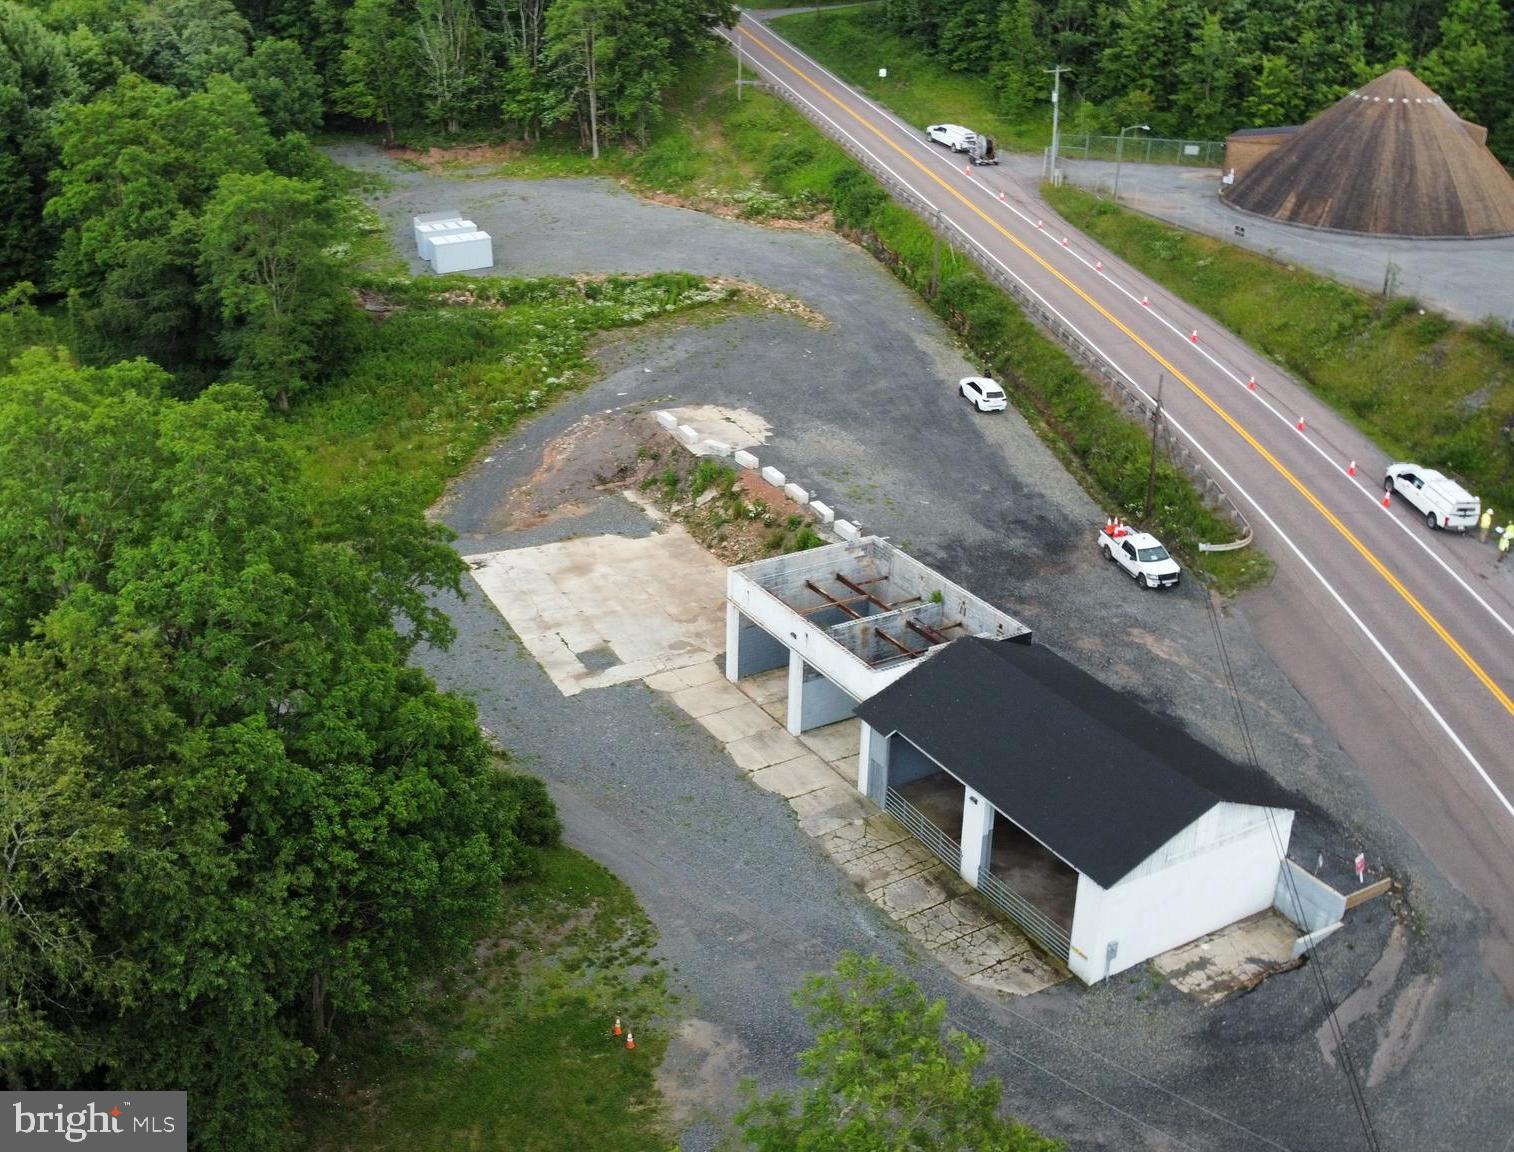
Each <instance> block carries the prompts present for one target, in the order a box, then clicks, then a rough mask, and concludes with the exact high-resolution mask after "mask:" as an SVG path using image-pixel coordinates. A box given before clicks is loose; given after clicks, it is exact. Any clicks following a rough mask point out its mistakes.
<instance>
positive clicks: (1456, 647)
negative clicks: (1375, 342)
mask: <svg viewBox="0 0 1514 1152" xmlns="http://www.w3.org/2000/svg"><path fill="white" fill-rule="evenodd" d="M763 32H764V34H770V33H767V31H766V29H764V30H763ZM750 43H753V44H755V45H756V46H757V47H758V48H760V49H762V51H763V52H765V53H767V54H768V55H769V56H771V57H772V58H773V59H774V60H775V61H776V62H777V63H779V64H781V65H782V66H783V67H785V68H787V69H788V70H789V71H790V72H792V73H793V74H794V75H795V76H797V77H799V78H800V79H801V80H803V81H804V82H805V83H806V84H808V85H809V86H810V87H811V88H813V89H814V90H815V91H816V92H818V93H819V94H820V95H821V96H823V97H825V98H826V99H827V100H829V101H830V102H831V103H832V104H834V105H835V106H836V107H837V108H839V109H840V110H841V111H843V112H845V113H846V114H847V115H848V116H850V117H851V118H852V119H853V120H855V121H856V122H857V123H858V124H860V125H861V126H862V127H863V128H866V129H867V130H868V131H869V132H871V133H872V134H873V135H874V136H876V137H877V138H878V139H879V140H880V141H881V142H882V143H884V144H886V145H887V146H888V147H889V148H892V149H893V150H894V151H895V152H897V153H898V154H899V156H900V157H901V158H902V159H904V160H907V161H908V162H909V163H910V164H912V165H914V166H915V168H917V169H918V170H919V171H920V173H921V175H923V176H925V177H927V178H928V179H930V180H932V181H934V182H935V183H936V184H937V185H938V186H939V187H940V188H941V190H942V191H944V192H946V193H947V194H948V195H950V196H952V197H953V198H955V199H956V200H957V201H958V202H960V203H961V204H962V206H963V207H964V208H966V209H967V210H968V211H970V212H972V213H973V214H974V215H975V216H977V217H978V218H979V219H981V220H982V221H983V222H984V223H985V224H987V225H988V226H989V227H990V228H992V229H993V230H994V231H995V232H997V233H998V234H999V235H1000V236H1002V237H1004V239H1006V240H1008V241H1009V242H1010V243H1011V244H1013V245H1014V246H1015V247H1016V248H1018V249H1019V250H1020V251H1021V252H1023V253H1025V255H1027V256H1029V257H1030V258H1031V259H1032V260H1034V261H1035V262H1036V263H1037V264H1039V265H1040V266H1041V267H1042V268H1043V269H1045V270H1046V272H1048V273H1049V274H1050V275H1052V276H1054V277H1056V279H1057V280H1059V281H1061V282H1062V284H1064V285H1065V286H1066V287H1067V288H1068V289H1069V290H1070V291H1072V292H1074V293H1076V295H1077V296H1078V298H1079V299H1081V300H1082V301H1083V302H1084V303H1085V304H1087V305H1088V306H1089V307H1090V308H1092V309H1093V310H1094V311H1095V312H1097V313H1098V314H1099V315H1100V316H1102V317H1103V318H1104V319H1105V320H1107V321H1109V323H1110V324H1112V325H1114V327H1115V328H1117V329H1118V330H1119V331H1120V332H1122V333H1124V334H1125V335H1126V336H1127V337H1129V338H1130V340H1131V341H1132V342H1133V343H1134V344H1135V345H1136V346H1137V347H1138V348H1140V349H1141V350H1142V351H1143V352H1145V353H1146V354H1147V355H1148V356H1150V357H1151V358H1152V359H1153V360H1155V361H1156V362H1157V363H1158V364H1160V365H1161V366H1162V368H1163V369H1164V370H1165V371H1167V372H1169V373H1170V374H1171V375H1172V376H1173V377H1174V378H1175V379H1176V380H1177V381H1178V382H1179V383H1181V384H1182V385H1183V386H1184V387H1185V388H1187V389H1188V390H1189V391H1190V392H1192V393H1193V394H1194V395H1195V396H1197V397H1198V398H1199V399H1200V400H1202V401H1203V402H1204V403H1205V404H1206V405H1208V407H1209V409H1210V410H1211V411H1212V412H1213V413H1214V414H1215V415H1216V416H1218V417H1219V418H1220V419H1221V420H1223V421H1224V422H1225V423H1226V424H1227V425H1229V427H1230V428H1231V430H1232V431H1234V432H1235V434H1236V435H1237V436H1239V437H1240V438H1241V439H1242V440H1244V441H1245V442H1246V443H1247V444H1249V445H1251V447H1252V448H1254V449H1255V450H1256V452H1257V454H1258V455H1259V456H1261V458H1262V459H1263V460H1265V461H1267V463H1269V464H1271V465H1272V467H1273V468H1275V469H1276V470H1277V472H1278V474H1279V475H1280V476H1282V477H1283V479H1285V480H1287V481H1288V483H1289V484H1291V485H1293V487H1294V489H1295V490H1296V491H1297V492H1298V494H1299V495H1300V496H1302V497H1303V498H1304V499H1305V500H1307V501H1308V502H1309V503H1310V504H1312V505H1313V506H1314V508H1315V510H1316V511H1317V512H1318V513H1319V514H1320V515H1321V516H1323V517H1324V518H1325V521H1326V522H1327V523H1328V524H1330V526H1331V527H1333V528H1334V529H1335V530H1336V531H1337V532H1339V533H1340V534H1341V535H1342V536H1343V537H1344V538H1345V539H1346V541H1347V542H1348V543H1349V544H1350V545H1351V546H1352V547H1353V548H1355V549H1356V551H1357V552H1358V553H1360V555H1361V557H1362V559H1364V560H1365V561H1366V562H1367V563H1368V564H1370V565H1371V566H1372V568H1373V569H1374V570H1375V571H1376V572H1377V574H1378V575H1379V576H1381V577H1382V578H1383V579H1384V580H1385V581H1386V582H1387V584H1388V586H1389V587H1390V588H1392V589H1393V590H1394V591H1395V592H1397V593H1398V594H1399V595H1400V596H1401V597H1403V600H1404V602H1405V603H1406V604H1408V605H1409V607H1410V608H1412V609H1414V611H1415V612H1416V613H1418V615H1419V617H1420V619H1421V620H1423V621H1424V622H1425V623H1426V624H1428V625H1429V626H1430V628H1431V629H1432V630H1433V631H1434V632H1435V634H1436V635H1437V636H1439V637H1440V638H1441V640H1442V641H1443V642H1444V643H1445V645H1446V647H1448V648H1449V649H1451V651H1452V652H1454V653H1455V654H1456V656H1457V658H1458V659H1459V660H1460V661H1461V662H1462V663H1463V664H1465V665H1466V666H1467V668H1468V670H1469V671H1471V673H1472V675H1474V676H1476V677H1477V679H1478V680H1480V681H1481V682H1482V684H1483V686H1484V687H1485V688H1487V690H1488V691H1489V692H1491V693H1492V694H1493V698H1494V699H1495V700H1497V701H1498V702H1499V703H1500V704H1502V705H1503V707H1504V710H1505V711H1506V712H1508V713H1509V715H1511V716H1514V700H1511V699H1510V698H1509V695H1508V693H1506V692H1505V691H1504V690H1503V689H1502V688H1500V687H1499V686H1498V684H1497V683H1496V682H1495V681H1494V679H1493V678H1492V677H1491V676H1489V675H1488V673H1487V672H1486V671H1484V670H1483V667H1482V665H1481V664H1479V663H1478V662H1477V661H1476V660H1475V659H1474V658H1473V657H1472V655H1471V654H1470V653H1469V652H1468V651H1467V650H1466V649H1465V648H1463V647H1462V646H1461V644H1460V643H1459V642H1458V641H1457V640H1456V637H1454V636H1452V635H1451V633H1450V632H1448V631H1447V630H1446V628H1445V626H1444V625H1443V624H1441V622H1440V621H1439V620H1437V619H1436V618H1435V616H1434V614H1432V613H1431V612H1430V610H1429V609H1428V608H1426V607H1425V606H1424V605H1423V604H1421V603H1420V601H1419V598H1418V597H1417V596H1415V595H1414V593H1412V592H1410V591H1409V590H1408V589H1407V588H1405V587H1404V585H1403V582H1402V581H1400V580H1399V578H1398V577H1397V576H1395V575H1393V573H1392V572H1390V571H1388V568H1387V566H1386V565H1385V564H1383V562H1382V561H1381V560H1379V559H1378V558H1377V557H1376V556H1375V555H1374V554H1373V552H1372V551H1371V549H1369V548H1368V547H1367V546H1366V545H1365V544H1363V543H1362V542H1361V540H1360V539H1358V538H1357V536H1356V533H1354V532H1352V531H1351V529H1349V528H1347V527H1346V526H1345V525H1344V524H1342V523H1341V521H1340V518H1339V517H1337V516H1336V515H1335V513H1334V512H1331V511H1330V509H1328V508H1326V507H1325V505H1324V504H1323V503H1322V502H1321V501H1320V499H1319V498H1318V497H1317V496H1315V495H1314V493H1313V492H1311V491H1310V490H1309V488H1308V487H1306V486H1305V485H1304V483H1303V482H1302V481H1301V480H1299V478H1298V477H1297V476H1295V475H1294V474H1293V473H1292V472H1291V471H1290V470H1289V469H1288V468H1287V467H1286V466H1285V465H1284V464H1283V463H1282V461H1280V460H1279V459H1278V458H1277V457H1276V456H1274V455H1273V454H1272V453H1271V452H1269V451H1268V450H1267V449H1266V448H1265V447H1263V446H1262V444H1261V443H1260V442H1258V440H1257V439H1256V437H1254V436H1252V435H1251V433H1250V432H1248V431H1246V429H1245V428H1243V427H1241V425H1240V424H1239V423H1238V422H1237V421H1236V420H1235V418H1234V417H1233V416H1231V415H1230V413H1229V412H1227V411H1225V409H1224V408H1222V407H1221V406H1220V405H1219V404H1218V403H1217V402H1216V401H1215V400H1214V398H1213V397H1212V396H1210V395H1209V393H1207V392H1205V391H1204V390H1203V389H1202V388H1200V387H1199V386H1198V385H1197V384H1195V383H1194V382H1193V381H1192V380H1190V379H1189V378H1188V377H1187V376H1186V375H1185V374H1184V373H1182V372H1180V371H1179V370H1178V369H1177V368H1176V367H1174V366H1173V364H1172V362H1171V361H1170V360H1168V359H1167V358H1166V357H1165V356H1163V355H1162V354H1161V353H1160V352H1158V351H1157V350H1156V349H1155V348H1153V347H1152V346H1151V345H1150V344H1148V343H1147V342H1146V341H1145V340H1143V339H1142V338H1141V337H1140V336H1138V335H1136V333H1135V332H1133V331H1132V330H1131V329H1130V328H1129V327H1127V326H1126V325H1125V324H1124V323H1123V322H1122V321H1121V320H1119V319H1118V318H1117V317H1115V316H1114V315H1113V314H1111V313H1110V312H1109V310H1108V309H1106V308H1105V307H1104V306H1103V305H1102V304H1100V303H1099V302H1098V301H1097V300H1095V299H1094V298H1093V297H1092V296H1090V295H1089V294H1088V293H1087V292H1085V291H1083V289H1082V288H1080V287H1078V286H1077V285H1076V284H1074V283H1073V282H1072V281H1071V280H1069V279H1068V278H1067V277H1066V276H1064V275H1062V273H1061V272H1059V271H1057V269H1056V268H1054V267H1052V265H1051V264H1049V263H1047V261H1046V260H1045V259H1043V258H1042V257H1041V256H1040V255H1039V254H1038V253H1036V252H1034V251H1033V250H1031V248H1029V247H1028V246H1027V245H1026V244H1024V243H1023V242H1021V241H1020V240H1019V239H1018V238H1017V237H1016V236H1014V235H1013V234H1011V233H1010V232H1009V231H1008V230H1007V229H1006V228H1004V226H1003V225H1001V224H1000V223H999V222H998V221H997V220H995V219H994V218H993V217H991V216H989V215H988V213H986V212H984V211H983V209H981V208H979V207H978V206H977V205H976V204H974V203H973V202H972V201H971V200H969V199H968V198H967V197H966V196H964V195H963V194H962V193H961V192H959V191H958V190H957V189H956V188H954V187H952V186H951V185H950V184H948V183H947V182H946V181H945V180H943V179H942V178H941V177H940V176H938V175H937V174H936V173H935V172H933V171H931V170H930V169H929V168H927V167H926V166H925V165H924V164H923V163H921V162H920V160H919V159H917V158H916V157H915V156H914V155H913V154H912V153H910V152H908V151H906V150H905V149H904V148H901V147H900V146H899V145H898V144H897V143H895V142H894V141H893V140H891V139H890V138H889V137H887V136H885V135H884V134H883V133H882V132H881V131H879V130H878V128H877V127H876V126H875V125H874V124H872V123H871V122H870V121H868V120H866V119H864V118H863V117H862V116H859V115H858V114H857V113H856V112H855V111H854V110H853V109H852V108H850V107H849V106H848V105H847V104H845V103H844V102H843V101H841V100H840V99H838V98H837V97H836V96H835V95H834V94H833V93H832V92H830V91H829V90H828V89H826V88H824V87H823V86H821V85H820V84H819V83H817V82H816V81H815V80H814V79H813V78H812V77H811V76H810V75H809V74H808V73H807V72H805V71H803V70H802V69H800V68H796V67H795V66H794V65H793V64H792V63H791V62H790V61H788V60H787V59H785V58H784V57H783V56H782V55H780V54H779V53H778V52H775V51H774V50H773V49H772V48H771V47H769V46H768V45H767V44H765V43H764V42H763V40H762V38H761V36H754V37H751V38H750ZM737 51H740V45H739V44H738V45H737Z"/></svg>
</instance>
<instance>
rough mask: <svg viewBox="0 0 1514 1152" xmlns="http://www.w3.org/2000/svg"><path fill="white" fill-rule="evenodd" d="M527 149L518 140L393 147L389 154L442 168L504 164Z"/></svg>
mask: <svg viewBox="0 0 1514 1152" xmlns="http://www.w3.org/2000/svg"><path fill="white" fill-rule="evenodd" d="M523 151H525V145H524V144H522V143H521V142H520V141H518V140H510V141H506V142H505V143H503V144H475V145H470V146H465V147H457V148H427V149H424V150H421V149H418V148H391V149H389V155H390V156H393V157H394V158H395V159H396V160H409V161H411V162H412V163H415V164H422V165H425V166H426V167H427V168H440V167H442V166H443V165H449V164H468V165H471V164H480V165H482V164H503V163H505V162H506V161H507V160H513V159H515V158H516V157H518V156H519V155H520V154H521V153H522V152H523Z"/></svg>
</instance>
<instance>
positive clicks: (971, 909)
mask: <svg viewBox="0 0 1514 1152" xmlns="http://www.w3.org/2000/svg"><path fill="white" fill-rule="evenodd" d="M942 871H943V872H945V873H946V880H944V881H943V882H942V883H943V887H945V888H946V889H947V890H948V892H951V891H953V890H955V892H956V895H953V896H952V897H951V898H950V899H949V900H946V901H943V902H942V903H940V904H934V905H932V906H930V907H928V908H924V909H922V910H921V911H919V912H917V913H916V914H915V915H913V916H911V917H910V918H909V921H908V923H907V924H906V925H905V928H906V929H907V930H908V932H909V934H910V935H911V936H913V937H914V938H915V939H916V940H919V941H920V942H921V943H922V944H924V945H925V946H926V947H927V948H935V947H937V946H939V945H941V944H945V943H947V942H948V941H951V940H956V939H958V938H960V937H962V936H970V935H971V934H972V933H974V932H978V931H981V930H982V929H984V928H987V927H988V926H989V925H990V924H994V923H998V922H999V921H1000V920H1001V919H1002V917H1000V915H999V914H998V913H996V912H993V911H991V910H990V909H989V907H988V905H987V904H985V903H984V902H983V898H982V897H981V896H978V895H975V894H973V893H972V892H970V891H969V890H968V889H967V884H966V883H965V882H964V881H963V880H962V878H961V877H960V876H958V875H957V874H956V873H955V872H952V871H951V870H950V869H948V868H946V867H945V866H944V865H943V866H942ZM947 881H950V883H948V882H947Z"/></svg>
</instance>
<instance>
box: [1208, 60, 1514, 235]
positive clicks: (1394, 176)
mask: <svg viewBox="0 0 1514 1152" xmlns="http://www.w3.org/2000/svg"><path fill="white" fill-rule="evenodd" d="M1486 139H1487V130H1486V129H1485V128H1483V127H1481V126H1480V125H1477V124H1471V123H1468V122H1467V121H1465V120H1462V119H1461V118H1460V117H1459V116H1457V115H1456V113H1455V112H1453V111H1452V110H1451V109H1450V108H1449V107H1448V106H1447V105H1446V102H1445V101H1444V100H1442V99H1441V98H1440V97H1439V96H1438V95H1436V93H1435V92H1434V91H1432V90H1431V89H1430V88H1429V87H1427V86H1426V85H1425V84H1424V83H1423V82H1422V81H1420V80H1419V78H1418V77H1416V76H1415V75H1414V74H1413V73H1412V72H1409V71H1408V70H1407V69H1404V68H1395V69H1394V70H1393V71H1391V72H1388V73H1386V74H1385V75H1383V76H1379V77H1378V78H1377V79H1376V80H1374V81H1372V83H1370V84H1368V85H1366V86H1365V87H1364V88H1360V89H1358V90H1357V91H1355V92H1352V93H1350V94H1349V95H1347V96H1345V97H1342V98H1341V99H1340V100H1338V101H1337V102H1336V103H1334V104H1332V105H1331V106H1330V107H1329V108H1327V109H1325V111H1323V112H1321V113H1320V114H1319V115H1318V116H1316V117H1315V118H1314V119H1313V120H1311V121H1309V123H1307V124H1305V125H1304V126H1303V127H1301V128H1297V129H1288V128H1279V129H1248V130H1247V131H1244V132H1238V133H1235V134H1234V135H1232V136H1231V137H1230V138H1229V139H1228V140H1227V141H1226V142H1225V155H1226V168H1227V170H1229V169H1233V170H1234V173H1235V179H1234V183H1233V184H1230V185H1221V196H1222V197H1223V198H1224V200H1225V202H1226V203H1227V204H1229V205H1230V206H1231V207H1233V208H1236V209H1238V210H1240V211H1242V212H1247V213H1251V214H1253V215H1257V216H1267V217H1270V218H1272V219H1275V220H1279V221H1282V222H1284V223H1288V224H1300V225H1305V226H1307V227H1311V228H1324V229H1329V230H1331V231H1336V232H1359V233H1364V234H1368V235H1373V236H1399V237H1412V238H1419V239H1465V238H1469V237H1479V236H1480V237H1486V236H1506V235H1514V177H1511V176H1510V175H1509V173H1508V171H1507V170H1506V169H1505V168H1504V167H1503V165H1501V164H1500V163H1499V162H1498V159H1497V157H1495V156H1494V155H1493V153H1491V152H1489V151H1488V149H1487V146H1486V143H1485V141H1486Z"/></svg>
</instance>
